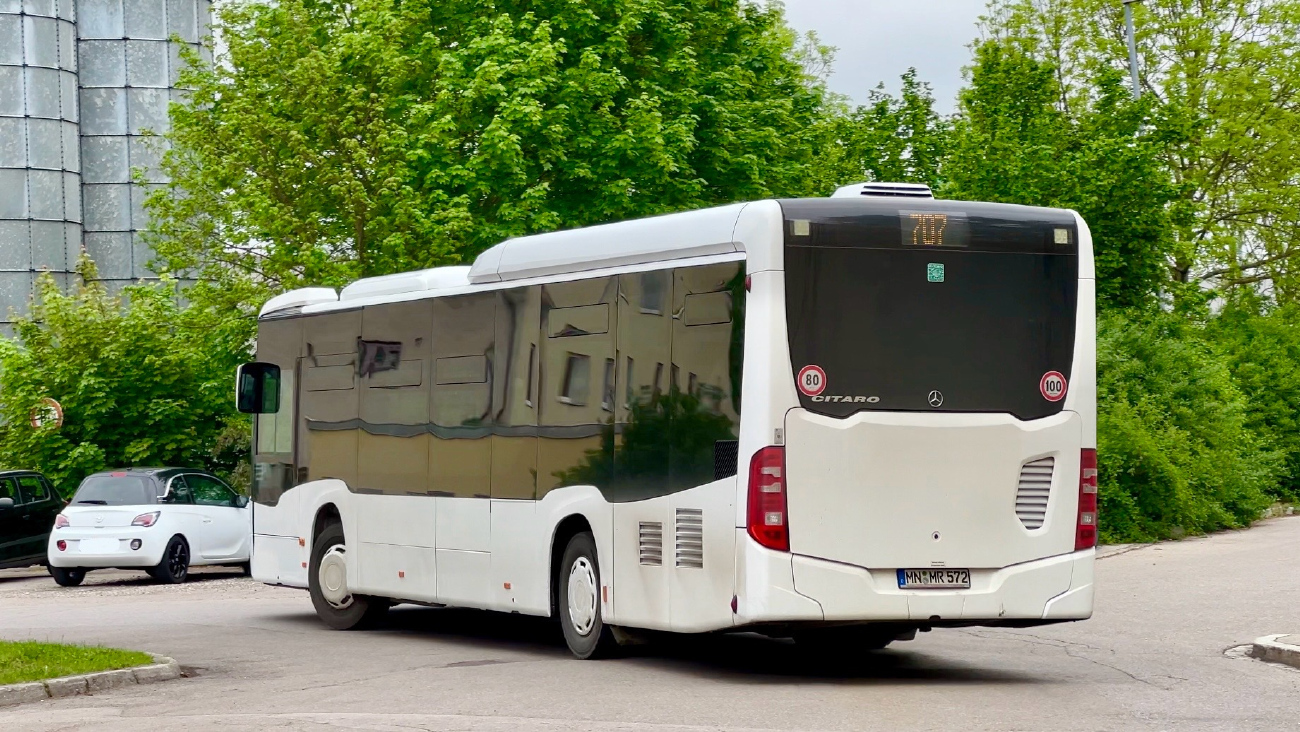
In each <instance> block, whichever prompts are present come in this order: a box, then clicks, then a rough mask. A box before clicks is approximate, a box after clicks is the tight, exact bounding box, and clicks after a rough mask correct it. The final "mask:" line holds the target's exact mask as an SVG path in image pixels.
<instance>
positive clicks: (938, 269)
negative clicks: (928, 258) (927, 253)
mask: <svg viewBox="0 0 1300 732" xmlns="http://www.w3.org/2000/svg"><path fill="white" fill-rule="evenodd" d="M925 279H927V280H929V281H930V282H943V264H942V263H940V262H930V263H929V264H927V265H925Z"/></svg>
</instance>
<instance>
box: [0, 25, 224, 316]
mask: <svg viewBox="0 0 1300 732" xmlns="http://www.w3.org/2000/svg"><path fill="white" fill-rule="evenodd" d="M210 17H211V5H210V3H209V2H208V0H0V332H4V333H7V332H8V330H9V326H8V323H9V322H10V316H9V313H10V310H11V309H16V310H18V311H20V312H25V311H26V310H27V307H28V305H29V302H30V295H31V290H32V283H33V281H34V279H35V276H36V273H37V272H39V271H41V270H43V269H48V270H50V271H52V272H54V273H55V277H56V279H58V280H59V282H60V284H63V285H64V286H67V285H68V284H69V283H70V282H72V281H73V278H74V277H75V275H72V274H71V270H72V268H73V267H74V266H75V264H76V259H77V256H78V254H79V252H80V250H81V247H82V245H83V244H84V246H85V248H86V251H88V252H89V253H90V255H91V256H92V257H94V258H95V260H96V263H97V264H98V265H99V272H100V277H101V278H102V279H104V280H105V281H107V282H108V283H109V286H110V288H111V289H114V290H117V289H120V288H121V287H122V286H124V285H126V284H128V283H130V282H133V281H136V280H138V279H140V278H147V277H150V276H152V273H151V272H150V271H149V269H148V264H149V261H150V259H151V258H152V256H153V254H152V252H150V251H149V249H148V247H147V246H146V245H145V244H144V243H143V241H142V240H141V237H140V232H141V231H142V230H144V229H145V228H147V216H146V215H145V212H144V207H143V203H144V198H145V196H146V195H148V193H149V191H150V190H151V189H152V188H154V187H156V184H159V183H163V182H165V179H164V178H163V176H162V174H161V172H160V171H159V170H158V161H159V159H160V157H161V155H162V152H163V147H162V145H163V140H162V139H160V138H158V137H156V136H155V135H161V134H165V133H166V132H167V131H168V129H169V123H168V115H167V108H168V104H169V102H171V101H172V100H177V99H180V96H179V95H180V94H181V93H182V92H180V91H178V90H177V89H176V88H175V85H176V78H177V75H178V73H179V71H180V69H181V66H182V62H181V60H180V46H179V44H174V43H172V42H170V41H169V38H171V36H173V35H175V36H178V37H179V38H180V39H181V41H182V43H184V44H185V45H188V46H190V47H191V48H194V49H195V50H197V51H199V52H200V53H201V54H202V55H205V57H206V54H207V51H206V49H202V48H201V46H200V44H199V42H200V40H201V38H202V36H203V35H205V34H207V32H208V24H209V22H210ZM137 169H138V170H140V171H141V172H142V174H143V176H144V178H145V183H144V184H137V183H133V182H132V171H133V170H137ZM83 215H84V232H83V229H82V224H83Z"/></svg>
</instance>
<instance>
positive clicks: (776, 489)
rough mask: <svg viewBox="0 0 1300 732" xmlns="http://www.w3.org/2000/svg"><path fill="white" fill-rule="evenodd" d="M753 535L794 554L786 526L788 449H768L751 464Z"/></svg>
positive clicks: (770, 545)
mask: <svg viewBox="0 0 1300 732" xmlns="http://www.w3.org/2000/svg"><path fill="white" fill-rule="evenodd" d="M748 523H749V535H750V536H751V537H753V538H754V541H756V542H758V543H759V544H761V545H763V546H765V547H767V548H768V549H775V550H777V551H782V552H788V551H790V531H789V527H788V526H787V525H786V504H785V448H781V447H765V448H763V449H762V450H759V451H758V452H756V453H754V457H753V459H751V460H750V461H749V521H748Z"/></svg>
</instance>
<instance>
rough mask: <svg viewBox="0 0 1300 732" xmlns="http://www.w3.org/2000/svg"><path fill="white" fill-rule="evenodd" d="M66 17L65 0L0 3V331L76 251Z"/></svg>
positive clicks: (71, 67)
mask: <svg viewBox="0 0 1300 732" xmlns="http://www.w3.org/2000/svg"><path fill="white" fill-rule="evenodd" d="M75 20H76V8H75V7H74V3H73V0H58V1H57V2H56V1H55V0H0V332H5V333H7V332H8V330H9V326H8V323H9V320H10V316H9V313H10V311H11V310H18V311H20V312H25V311H26V310H27V306H28V302H29V300H30V297H31V292H32V283H33V281H34V279H35V273H36V272H37V271H39V270H42V269H49V270H51V271H53V272H54V273H55V278H56V279H58V280H59V282H60V284H63V285H65V286H66V284H67V282H68V279H69V278H68V274H67V273H68V271H69V269H70V268H71V267H72V266H73V265H74V264H75V262H76V256H77V253H78V252H79V250H80V248H81V233H82V232H81V177H80V174H79V172H80V170H81V165H80V160H79V151H80V140H79V134H78V132H79V131H78V124H77V122H78V115H77V48H76V25H75Z"/></svg>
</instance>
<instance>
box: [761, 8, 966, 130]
mask: <svg viewBox="0 0 1300 732" xmlns="http://www.w3.org/2000/svg"><path fill="white" fill-rule="evenodd" d="M784 2H785V10H786V18H787V20H788V21H789V22H790V24H791V25H792V26H794V27H795V28H796V29H798V30H799V31H800V32H802V31H808V30H812V31H816V32H817V35H818V36H819V37H820V38H821V40H822V43H825V44H827V45H831V46H835V47H836V49H837V51H836V54H835V66H834V70H833V73H832V75H831V78H830V87H831V89H832V90H833V91H836V92H839V93H841V94H846V95H848V96H849V97H850V98H851V99H853V100H854V101H855V102H865V101H866V97H867V92H868V91H869V90H870V89H872V88H873V87H875V86H876V84H878V83H880V82H882V81H883V82H885V87H886V88H887V89H888V90H890V91H891V92H896V91H897V90H898V86H899V83H898V77H899V76H901V75H902V74H903V72H905V71H907V69H908V68H909V67H913V66H915V67H916V70H917V75H918V77H919V78H920V80H921V81H926V82H929V83H930V85H931V86H932V87H933V89H934V98H935V106H936V107H937V108H938V110H939V111H941V112H951V111H952V110H953V108H954V106H955V99H956V97H957V90H958V89H960V88H961V85H962V78H961V70H962V67H963V66H966V65H968V64H969V63H970V48H969V45H970V43H971V41H972V40H974V39H975V37H976V35H977V34H978V31H977V29H976V27H975V24H976V21H977V20H978V19H979V16H980V14H981V13H982V12H983V11H984V6H985V0H784Z"/></svg>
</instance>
